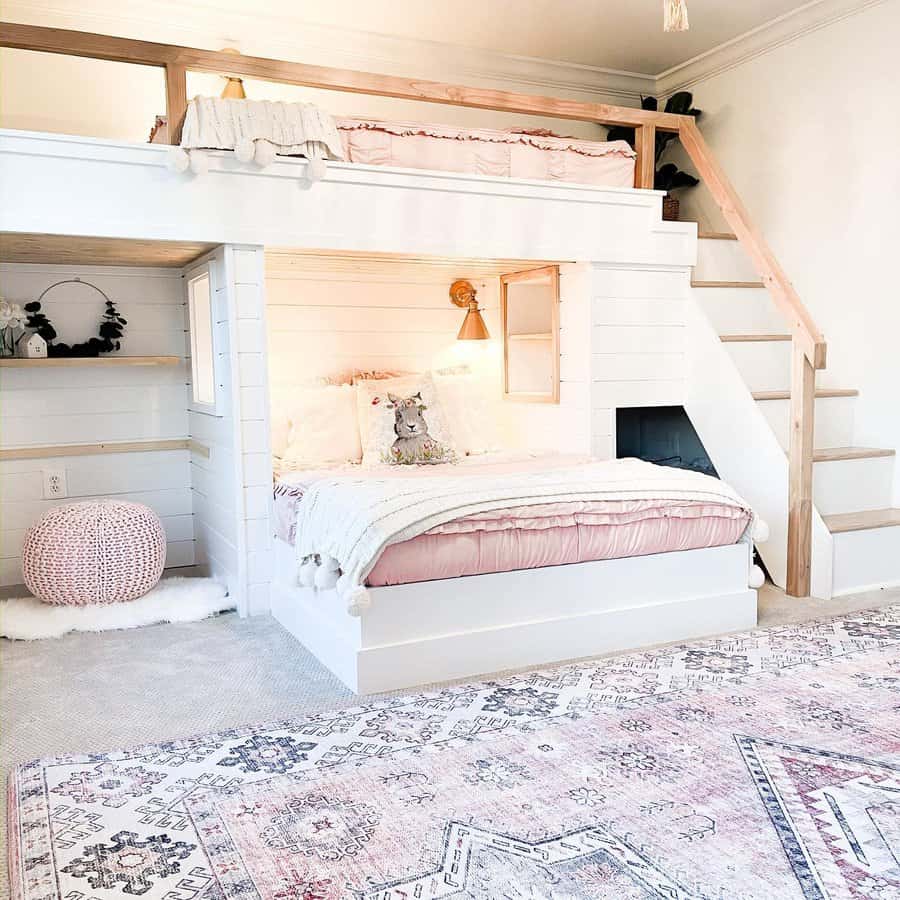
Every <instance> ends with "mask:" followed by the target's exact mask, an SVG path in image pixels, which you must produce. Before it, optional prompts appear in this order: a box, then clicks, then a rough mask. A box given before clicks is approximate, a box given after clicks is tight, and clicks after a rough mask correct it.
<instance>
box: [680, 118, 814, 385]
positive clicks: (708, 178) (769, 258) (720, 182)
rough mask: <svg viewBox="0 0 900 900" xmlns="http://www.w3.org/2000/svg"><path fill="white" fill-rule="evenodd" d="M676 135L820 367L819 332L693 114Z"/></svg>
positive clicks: (798, 338) (796, 336)
mask: <svg viewBox="0 0 900 900" xmlns="http://www.w3.org/2000/svg"><path fill="white" fill-rule="evenodd" d="M678 137H679V139H680V140H681V145H682V146H683V147H684V149H685V151H686V152H687V154H688V156H690V158H691V162H693V164H694V166H695V167H696V169H697V174H698V175H699V176H700V178H701V179H702V181H703V183H704V184H705V185H706V186H707V188H709V192H710V193H711V194H712V196H713V199H714V200H715V201H716V204H717V206H718V207H719V209H720V210H721V212H722V215H723V217H724V218H725V221H726V222H727V223H728V224H729V225H730V226H731V228H732V229H733V230H734V233H735V234H736V235H737V238H738V240H739V241H740V242H741V244H743V246H744V249H745V250H746V251H747V253H748V255H749V256H750V258H751V260H752V261H753V264H754V265H755V267H756V271H757V272H758V273H759V276H760V278H761V279H762V282H763V284H764V285H765V286H766V287H767V288H768V289H769V292H770V293H771V294H772V298H773V299H774V300H775V305H776V306H777V307H778V309H779V310H780V311H781V313H782V314H783V315H784V317H785V318H786V319H787V320H788V324H789V325H790V327H791V334H792V335H793V337H794V340H795V341H796V342H797V343H798V344H799V345H800V347H801V348H802V350H803V353H804V355H805V356H806V358H807V359H808V360H809V361H810V363H811V364H812V366H813V368H815V369H824V368H825V351H826V345H825V339H824V338H823V337H822V333H821V332H820V331H819V329H818V327H817V326H816V323H815V322H814V321H813V318H812V316H811V315H810V314H809V311H808V310H807V309H806V307H805V306H804V305H803V301H802V300H801V299H800V297H799V296H798V295H797V292H796V291H795V290H794V286H793V285H792V284H791V282H790V281H789V280H788V277H787V275H785V273H784V270H783V269H782V268H781V266H780V265H779V264H778V260H776V259H775V255H774V254H773V253H772V251H771V250H770V249H769V245H768V244H767V243H766V242H765V240H764V239H763V236H762V235H761V234H760V233H759V231H758V230H757V228H756V226H755V225H754V224H753V222H752V221H751V219H750V214H749V213H748V212H747V209H746V207H745V206H744V204H743V203H742V202H741V198H740V197H738V195H737V191H735V189H734V188H733V187H732V185H731V182H730V181H729V180H728V176H727V175H726V174H725V172H724V171H723V169H722V167H721V166H720V165H719V162H718V160H716V158H715V157H714V156H713V154H712V151H711V150H710V149H709V145H708V144H707V143H706V141H705V140H704V138H703V135H702V134H701V133H700V129H699V128H698V127H697V123H696V122H695V121H694V120H693V118H689V117H685V121H683V122H682V124H681V128H680V129H679V131H678Z"/></svg>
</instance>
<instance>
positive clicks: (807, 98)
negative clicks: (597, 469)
mask: <svg viewBox="0 0 900 900" xmlns="http://www.w3.org/2000/svg"><path fill="white" fill-rule="evenodd" d="M898 34H900V0H886V2H883V3H880V4H874V5H871V6H869V7H868V8H867V9H865V10H864V11H863V12H860V13H857V14H855V15H851V16H849V17H847V18H844V19H841V20H839V21H837V22H834V23H833V24H831V25H829V26H827V27H825V28H821V29H819V30H816V31H812V32H810V33H808V34H806V35H804V36H802V37H799V38H797V39H795V40H793V41H791V42H790V43H787V44H784V45H782V46H779V47H777V48H775V49H772V50H770V51H769V52H767V53H764V54H762V55H759V56H756V57H755V58H752V59H749V60H748V61H747V62H745V63H743V64H742V65H739V66H737V67H736V68H733V69H730V70H728V71H726V72H723V73H721V74H719V75H715V76H713V77H710V78H705V79H703V80H701V81H700V82H699V83H696V84H694V85H692V87H691V89H692V90H693V92H694V100H695V104H696V105H697V106H698V107H700V108H702V109H703V111H704V116H703V119H702V120H701V128H702V130H703V133H704V135H705V137H706V139H707V140H708V141H709V143H710V145H711V146H712V149H713V151H714V153H715V155H716V157H717V158H718V160H719V161H720V162H721V163H722V165H723V167H724V169H725V171H726V172H727V173H728V175H729V177H730V178H731V180H732V181H733V182H734V185H735V187H736V188H737V191H738V193H739V194H740V196H741V197H742V198H743V200H744V202H745V203H746V205H747V207H748V208H749V210H750V213H751V216H752V217H753V220H754V222H755V223H756V224H757V225H758V226H759V228H760V229H761V231H762V233H763V234H764V236H765V237H766V239H767V240H768V241H769V243H770V244H771V246H772V248H773V250H774V252H775V255H776V256H777V257H778V259H779V261H780V262H781V263H782V265H783V266H784V268H785V270H786V272H787V274H788V277H789V278H790V279H791V280H792V281H793V283H794V285H795V287H796V288H797V290H798V292H799V294H800V296H801V298H802V299H803V301H804V303H805V304H806V305H807V307H808V308H809V309H810V311H811V313H812V315H813V317H814V319H815V320H816V322H817V324H818V325H819V327H820V328H821V329H822V331H823V332H824V334H825V338H826V340H827V341H828V368H827V369H826V371H824V372H821V373H819V377H818V383H819V384H820V385H824V386H833V387H855V388H858V389H859V390H860V397H859V399H858V401H857V406H856V424H855V434H854V443H856V444H858V445H863V446H877V447H889V448H894V449H896V450H898V451H900V400H898V385H900V367H898V363H897V358H898V357H897V351H896V340H897V335H898V334H900V302H898V301H900V298H898V290H897V274H896V270H897V264H896V255H897V246H898V245H900V216H898V200H900V167H898V165H897V157H898V151H897V148H898V146H900V114H898V111H897V110H898V106H897V90H896V82H897V75H896V67H897V36H898ZM682 197H683V203H684V205H683V207H682V210H683V217H685V218H699V219H700V221H701V222H705V223H707V224H708V225H710V226H712V227H713V228H718V227H720V225H721V222H720V219H719V217H718V214H717V211H716V210H715V209H714V205H713V203H712V200H711V198H710V197H709V195H708V193H707V192H706V191H705V190H704V189H703V188H702V187H700V188H697V189H696V190H693V191H688V192H685V193H684V194H683V195H682ZM894 484H895V486H894V500H893V503H894V506H900V466H897V467H895V482H894Z"/></svg>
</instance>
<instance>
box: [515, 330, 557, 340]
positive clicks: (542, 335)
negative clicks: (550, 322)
mask: <svg viewBox="0 0 900 900" xmlns="http://www.w3.org/2000/svg"><path fill="white" fill-rule="evenodd" d="M509 339H510V340H511V341H552V340H553V335H552V334H551V333H550V332H549V331H539V332H534V333H533V334H529V333H523V334H511V335H509Z"/></svg>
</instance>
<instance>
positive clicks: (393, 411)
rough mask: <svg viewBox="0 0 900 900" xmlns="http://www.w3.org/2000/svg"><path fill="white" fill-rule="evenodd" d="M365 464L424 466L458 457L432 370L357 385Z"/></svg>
mask: <svg viewBox="0 0 900 900" xmlns="http://www.w3.org/2000/svg"><path fill="white" fill-rule="evenodd" d="M356 397H357V403H358V404H359V428H360V436H361V437H362V445H363V460H362V461H363V465H364V466H378V465H387V466H421V465H439V464H441V463H452V462H456V449H455V447H454V446H453V436H452V434H451V433H450V429H449V428H448V426H447V423H446V419H445V417H444V411H443V408H442V407H441V404H440V401H439V400H438V396H437V391H436V390H435V386H434V381H433V379H432V378H431V376H430V375H407V376H404V377H401V378H389V379H386V380H384V381H361V382H359V384H358V386H357V394H356Z"/></svg>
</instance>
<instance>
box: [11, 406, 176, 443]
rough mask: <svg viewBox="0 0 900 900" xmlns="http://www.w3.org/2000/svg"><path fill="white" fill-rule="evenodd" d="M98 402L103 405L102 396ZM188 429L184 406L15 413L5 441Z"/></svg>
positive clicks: (166, 434)
mask: <svg viewBox="0 0 900 900" xmlns="http://www.w3.org/2000/svg"><path fill="white" fill-rule="evenodd" d="M98 405H102V400H100V399H99V398H98ZM186 431H187V411H186V410H185V409H183V408H182V409H167V410H157V411H154V412H151V413H97V414H94V415H84V414H82V415H74V416H46V417H45V418H33V417H30V416H15V417H10V418H7V417H3V419H2V433H3V445H4V446H5V447H10V448H11V447H26V446H43V445H45V444H93V443H97V442H104V441H139V440H154V439H156V438H159V439H169V438H183V437H185V432H186Z"/></svg>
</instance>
